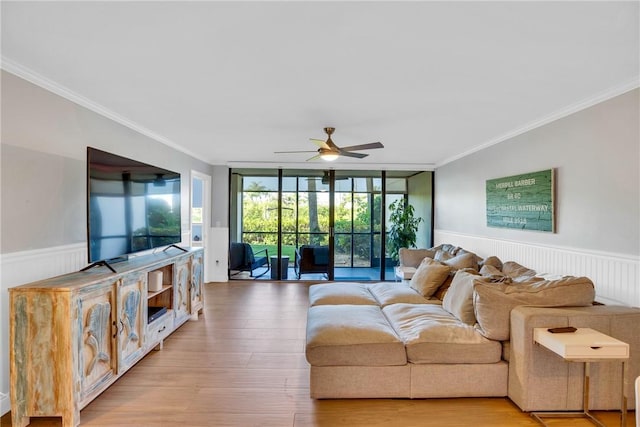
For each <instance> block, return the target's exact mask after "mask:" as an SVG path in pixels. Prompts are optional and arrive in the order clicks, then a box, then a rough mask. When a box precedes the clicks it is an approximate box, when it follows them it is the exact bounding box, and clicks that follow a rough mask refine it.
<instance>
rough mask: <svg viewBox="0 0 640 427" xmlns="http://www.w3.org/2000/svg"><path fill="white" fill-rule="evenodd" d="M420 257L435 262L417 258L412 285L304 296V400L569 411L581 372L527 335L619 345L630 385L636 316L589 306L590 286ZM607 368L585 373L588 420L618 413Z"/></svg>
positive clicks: (638, 357)
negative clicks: (545, 331) (624, 348)
mask: <svg viewBox="0 0 640 427" xmlns="http://www.w3.org/2000/svg"><path fill="white" fill-rule="evenodd" d="M437 250H438V249H436V251H435V252H437ZM440 250H441V249H440ZM430 254H431V255H432V256H433V257H434V258H440V259H441V261H440V262H436V261H434V259H433V258H431V257H427V258H429V259H427V260H424V261H423V260H422V259H421V260H420V262H419V265H418V266H417V267H416V272H415V273H416V275H415V276H414V278H412V280H411V281H409V280H406V281H403V282H400V283H398V282H396V283H393V282H382V283H355V282H354V283H326V284H318V285H312V286H311V287H310V289H309V302H310V307H309V312H308V319H307V344H306V357H307V361H308V362H309V364H310V365H311V371H310V375H311V377H310V390H311V397H313V398H318V399H324V398H431V397H434V398H435V397H471V396H496V397H498V396H509V397H510V398H511V399H512V400H513V401H514V402H515V403H516V404H517V405H518V406H520V407H521V409H523V410H526V411H538V410H571V409H576V408H578V409H579V407H580V403H581V401H580V399H579V397H580V396H581V393H582V376H581V372H582V371H581V369H582V368H581V365H580V364H568V363H566V362H564V361H563V360H562V359H561V358H559V357H558V356H555V355H553V354H551V353H550V352H548V351H547V350H545V349H544V348H540V347H539V346H537V345H535V344H534V343H533V339H532V330H533V328H534V327H552V326H566V325H572V326H576V327H591V328H594V329H597V330H600V331H601V332H604V333H607V334H609V335H612V336H614V337H616V338H618V339H621V340H623V341H625V342H628V343H629V344H630V345H631V361H630V363H629V369H628V377H629V384H631V383H632V382H633V381H632V379H633V378H635V377H636V376H638V375H639V374H640V334H638V325H640V309H634V308H628V307H608V306H594V305H592V303H593V299H594V295H595V293H594V287H593V283H592V282H591V281H590V280H589V279H587V278H579V277H563V278H544V277H536V276H535V272H533V271H532V270H530V269H527V268H525V267H523V266H520V265H518V264H516V263H504V264H502V263H501V262H500V261H499V260H498V259H497V258H495V257H491V259H485V260H482V259H479V258H478V257H475V255H474V254H472V253H470V252H467V251H463V254H470V255H469V256H465V258H466V261H464V262H465V263H468V262H470V260H471V259H472V260H473V262H474V263H475V264H476V266H475V268H473V267H464V268H454V267H453V266H456V267H460V265H461V264H460V259H455V258H456V254H450V255H451V256H450V257H447V256H443V255H442V254H441V253H440V254H438V255H437V256H436V254H435V253H433V252H430ZM405 255H407V254H405ZM410 255H411V256H416V257H418V256H420V255H422V254H420V255H418V253H417V252H412V253H411V254H410ZM445 258H446V259H445ZM452 260H453V261H452ZM405 261H406V259H405ZM447 261H448V262H449V264H447ZM423 262H424V263H429V264H431V265H432V266H433V267H429V268H424V267H423V266H421V265H420V264H422V263H423ZM463 264H464V263H463ZM441 265H444V266H447V267H450V268H449V269H448V274H446V278H444V279H443V280H442V282H441V283H440V280H441V279H442V276H443V271H439V276H438V277H437V280H436V279H434V275H433V274H431V275H429V274H427V275H425V274H424V271H423V270H425V269H426V270H438V269H439V266H441ZM486 265H490V266H491V267H486V268H485V266H486ZM497 265H499V267H500V268H498V267H496V266H497ZM441 270H447V269H441ZM475 270H477V272H476V271H475ZM480 271H482V274H480ZM429 280H431V282H429ZM418 282H420V283H418ZM447 282H448V283H447ZM438 283H439V285H438V286H435V285H436V284H438ZM443 286H445V287H447V289H446V292H443V293H441V294H440V295H441V296H442V299H440V298H438V297H436V295H438V291H439V290H440V288H442V287H443ZM434 287H435V288H437V289H434ZM532 305H537V306H543V307H532ZM544 306H548V307H552V308H547V307H544ZM559 306H571V307H559ZM616 366H617V365H615V364H613V363H611V362H608V363H599V364H594V366H593V368H592V370H593V374H594V375H593V380H592V381H593V384H592V390H593V391H592V405H591V408H592V409H616V408H619V398H612V397H611V396H618V395H616V394H615V393H613V391H612V390H619V387H620V384H619V381H620V380H619V378H620V376H621V375H619V374H618V375H614V374H615V370H616V369H619V367H616ZM616 379H618V380H617V381H618V385H617V387H618V388H617V389H616V388H615V387H616ZM597 390H600V391H597ZM632 393H633V391H632V388H631V385H629V389H628V396H632V395H633V394H632ZM576 399H577V400H576ZM630 405H633V402H632V401H631V399H630Z"/></svg>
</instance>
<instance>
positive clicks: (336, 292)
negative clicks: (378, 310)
mask: <svg viewBox="0 0 640 427" xmlns="http://www.w3.org/2000/svg"><path fill="white" fill-rule="evenodd" d="M328 304H357V305H362V304H364V305H377V304H378V301H376V299H375V298H374V297H373V295H371V292H369V287H368V285H367V284H366V283H355V282H340V283H320V284H317V285H311V286H310V287H309V305H310V306H314V305H328Z"/></svg>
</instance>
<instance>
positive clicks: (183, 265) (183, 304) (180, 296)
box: [173, 258, 191, 324]
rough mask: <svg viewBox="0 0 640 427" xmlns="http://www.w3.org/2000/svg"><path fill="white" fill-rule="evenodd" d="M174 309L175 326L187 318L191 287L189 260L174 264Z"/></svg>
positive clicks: (185, 259)
mask: <svg viewBox="0 0 640 427" xmlns="http://www.w3.org/2000/svg"><path fill="white" fill-rule="evenodd" d="M175 266H176V270H175V275H176V277H175V284H174V291H175V292H174V295H173V298H174V309H175V313H176V324H181V323H183V322H184V321H185V320H186V319H187V318H188V317H189V316H190V312H189V288H190V287H191V285H190V282H191V268H190V262H189V258H183V259H181V260H180V261H178V262H176V264H175Z"/></svg>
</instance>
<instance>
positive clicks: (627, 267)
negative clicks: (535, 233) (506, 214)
mask: <svg viewBox="0 0 640 427" xmlns="http://www.w3.org/2000/svg"><path fill="white" fill-rule="evenodd" d="M441 243H450V244H452V245H456V246H460V247H463V248H465V249H468V250H470V251H473V252H475V253H476V254H478V255H479V256H481V257H487V256H490V255H495V256H497V257H498V258H500V259H501V260H503V261H516V262H518V263H520V264H522V265H524V266H526V267H530V268H532V269H534V270H536V271H538V272H539V273H546V274H562V275H573V276H586V277H588V278H590V279H591V280H592V281H593V283H594V285H595V288H596V300H597V301H598V302H602V303H604V304H613V305H626V306H634V307H640V257H638V256H633V255H627V254H618V253H613V252H602V251H588V250H582V249H576V248H567V247H556V246H547V245H539V244H532V243H525V242H518V241H512V240H504V239H495V238H489V237H485V236H475V235H469V234H463V233H457V232H453V231H448V230H434V244H435V245H439V244H441Z"/></svg>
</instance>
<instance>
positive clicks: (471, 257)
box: [443, 252, 478, 271]
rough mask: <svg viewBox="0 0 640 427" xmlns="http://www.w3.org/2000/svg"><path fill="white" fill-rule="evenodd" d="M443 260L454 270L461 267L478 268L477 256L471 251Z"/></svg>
mask: <svg viewBox="0 0 640 427" xmlns="http://www.w3.org/2000/svg"><path fill="white" fill-rule="evenodd" d="M443 262H444V263H445V264H447V265H448V266H450V267H451V268H453V269H454V270H462V269H463V268H473V269H474V270H476V271H477V270H478V258H477V257H476V255H475V254H473V253H471V252H467V253H464V254H462V255H456V256H454V257H453V258H449V259H446V260H444V261H443Z"/></svg>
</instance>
